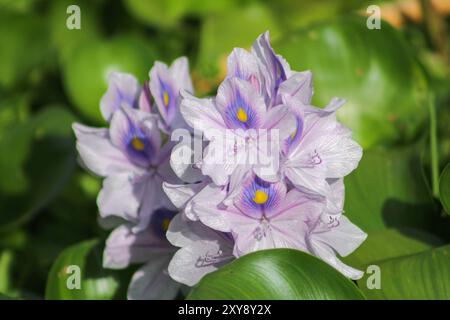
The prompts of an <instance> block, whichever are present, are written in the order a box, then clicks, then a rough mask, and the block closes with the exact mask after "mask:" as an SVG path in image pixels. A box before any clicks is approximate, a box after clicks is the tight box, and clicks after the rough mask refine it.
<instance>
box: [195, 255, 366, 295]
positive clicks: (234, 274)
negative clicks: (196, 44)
mask: <svg viewBox="0 0 450 320" xmlns="http://www.w3.org/2000/svg"><path fill="white" fill-rule="evenodd" d="M363 298H364V296H363V295H362V294H361V292H360V291H359V290H358V288H357V287H356V286H355V285H354V284H353V283H352V282H351V281H350V280H348V279H347V278H345V277H344V276H343V275H342V274H340V273H339V272H338V271H336V270H335V269H334V268H332V267H331V266H329V265H328V264H326V263H325V262H323V261H321V260H319V259H318V258H316V257H313V256H311V255H309V254H307V253H304V252H301V251H297V250H292V249H273V250H263V251H258V252H255V253H251V254H248V255H245V256H243V257H241V258H239V259H237V260H235V261H233V262H231V263H230V264H228V265H226V266H224V267H222V268H221V269H219V270H218V271H216V272H213V273H210V274H208V275H206V276H205V277H204V278H203V279H202V280H201V281H200V283H199V284H198V285H197V286H196V287H195V288H194V289H193V290H192V291H191V293H190V295H189V296H188V299H226V300H228V299H245V300H247V299H301V300H312V299H363Z"/></svg>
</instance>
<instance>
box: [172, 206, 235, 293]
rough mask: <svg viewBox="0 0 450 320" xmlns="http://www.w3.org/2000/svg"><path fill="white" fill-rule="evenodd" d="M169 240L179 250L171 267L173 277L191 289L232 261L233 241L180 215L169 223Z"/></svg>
mask: <svg viewBox="0 0 450 320" xmlns="http://www.w3.org/2000/svg"><path fill="white" fill-rule="evenodd" d="M167 239H169V241H170V242H171V243H172V244H173V245H174V246H177V247H180V248H181V249H179V250H178V251H177V252H176V253H175V255H174V257H173V258H172V260H171V261H170V264H169V268H168V270H169V274H170V276H171V277H172V278H173V279H174V280H176V281H178V282H180V283H183V284H186V285H188V286H193V285H195V284H196V283H197V282H198V281H200V279H201V278H202V277H203V276H204V275H206V274H208V273H211V272H213V271H216V270H217V269H219V268H220V267H221V266H223V265H225V264H227V263H229V262H231V261H233V260H234V259H235V257H234V256H233V243H234V241H233V238H232V237H231V235H230V234H227V233H223V232H217V231H215V230H213V229H210V228H208V227H206V226H204V225H203V224H202V223H201V222H193V221H189V220H187V219H185V218H184V216H183V215H182V214H178V215H177V216H176V217H175V218H174V219H173V220H172V222H171V223H170V226H169V230H168V231H167Z"/></svg>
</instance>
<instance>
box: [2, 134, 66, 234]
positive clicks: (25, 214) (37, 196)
mask: <svg viewBox="0 0 450 320" xmlns="http://www.w3.org/2000/svg"><path fill="white" fill-rule="evenodd" d="M74 167H75V146H74V142H73V140H72V139H68V138H58V137H48V138H44V139H37V140H34V142H33V145H32V149H31V152H30V155H29V158H28V161H27V163H26V164H25V168H24V171H25V174H26V176H27V179H28V181H29V185H28V188H27V190H26V192H23V193H20V194H17V195H12V196H11V195H6V194H0V212H1V214H0V232H4V231H6V230H8V229H11V228H14V227H17V226H19V225H21V224H23V223H26V222H28V221H29V220H30V219H31V218H32V217H33V216H34V215H35V214H36V213H38V212H39V211H40V210H41V209H42V208H43V207H44V206H45V205H46V204H48V203H49V202H50V201H51V200H52V199H53V198H54V197H55V196H56V195H58V193H59V192H60V191H61V189H62V187H63V186H64V184H65V183H66V182H67V180H68V179H69V177H70V175H71V173H72V170H73V169H74Z"/></svg>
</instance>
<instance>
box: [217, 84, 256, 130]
mask: <svg viewBox="0 0 450 320" xmlns="http://www.w3.org/2000/svg"><path fill="white" fill-rule="evenodd" d="M225 116H226V119H225V120H226V122H227V125H228V127H230V128H241V129H250V128H257V126H258V124H259V123H258V118H257V115H256V112H255V111H254V110H253V109H252V107H251V106H250V105H249V104H248V102H247V101H246V100H245V99H244V98H243V97H242V95H241V93H240V92H239V91H238V90H236V99H234V100H233V101H232V102H231V104H230V105H229V106H228V108H227V110H226V111H225Z"/></svg>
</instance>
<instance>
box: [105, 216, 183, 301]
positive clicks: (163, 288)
mask: <svg viewBox="0 0 450 320" xmlns="http://www.w3.org/2000/svg"><path fill="white" fill-rule="evenodd" d="M174 214H175V213H174V212H173V211H169V210H165V209H163V210H157V211H156V212H155V214H154V215H153V216H152V219H151V221H150V223H149V225H148V226H147V227H146V228H145V229H144V230H142V231H140V232H137V233H136V232H134V231H133V225H132V224H122V225H121V226H119V227H117V228H116V229H115V230H114V231H113V232H112V233H111V234H110V235H109V237H108V239H107V241H106V246H105V250H104V252H103V266H104V267H105V268H109V269H124V268H127V267H129V266H130V265H131V264H142V263H143V264H144V265H143V266H142V267H140V268H139V269H138V270H137V271H136V272H135V274H134V275H133V277H132V279H131V283H130V285H129V287H128V299H131V300H143V299H173V298H175V297H176V295H177V294H178V291H179V289H180V284H179V283H177V282H175V281H174V280H172V279H171V278H170V277H169V275H168V266H169V262H170V260H171V259H172V256H173V254H174V252H175V250H176V248H175V247H173V246H172V245H171V244H170V243H169V242H168V241H167V239H166V236H165V233H166V231H167V228H168V226H169V223H170V220H171V219H172V218H173V216H174Z"/></svg>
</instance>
